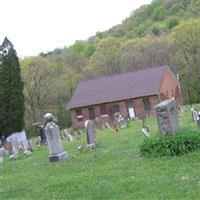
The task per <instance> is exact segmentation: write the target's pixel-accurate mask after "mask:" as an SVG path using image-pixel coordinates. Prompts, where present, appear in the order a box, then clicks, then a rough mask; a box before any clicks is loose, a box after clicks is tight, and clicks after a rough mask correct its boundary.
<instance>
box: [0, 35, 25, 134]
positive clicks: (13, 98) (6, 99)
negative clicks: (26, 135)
mask: <svg viewBox="0 0 200 200" xmlns="http://www.w3.org/2000/svg"><path fill="white" fill-rule="evenodd" d="M23 86H24V84H23V81H22V78H21V69H20V64H19V60H18V57H17V54H16V51H15V50H14V48H13V45H12V43H11V42H10V41H9V40H8V39H7V38H5V39H4V42H3V44H2V46H0V138H2V137H7V136H8V135H10V134H12V133H14V132H19V131H22V129H23V127H24V111H25V106H24V94H23Z"/></svg>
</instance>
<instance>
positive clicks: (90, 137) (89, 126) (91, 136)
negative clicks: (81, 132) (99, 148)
mask: <svg viewBox="0 0 200 200" xmlns="http://www.w3.org/2000/svg"><path fill="white" fill-rule="evenodd" d="M85 129H86V133H87V144H88V147H90V148H95V147H96V140H95V132H94V125H93V122H92V121H91V120H87V121H86V122H85Z"/></svg>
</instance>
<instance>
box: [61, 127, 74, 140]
mask: <svg viewBox="0 0 200 200" xmlns="http://www.w3.org/2000/svg"><path fill="white" fill-rule="evenodd" d="M63 134H64V137H65V138H66V139H67V141H68V142H72V141H73V137H72V135H71V134H70V133H68V131H67V129H64V133H63Z"/></svg>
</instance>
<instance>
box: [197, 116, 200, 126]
mask: <svg viewBox="0 0 200 200" xmlns="http://www.w3.org/2000/svg"><path fill="white" fill-rule="evenodd" d="M197 125H198V127H199V128H200V112H198V118H197Z"/></svg>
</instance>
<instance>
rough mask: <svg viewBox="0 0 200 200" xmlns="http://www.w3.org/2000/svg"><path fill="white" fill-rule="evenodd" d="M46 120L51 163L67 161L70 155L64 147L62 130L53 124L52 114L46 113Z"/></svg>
mask: <svg viewBox="0 0 200 200" xmlns="http://www.w3.org/2000/svg"><path fill="white" fill-rule="evenodd" d="M44 118H45V121H46V126H45V134H46V138H47V145H48V149H49V161H50V162H55V161H60V160H65V159H67V157H68V154H67V153H66V152H65V151H64V148H63V146H62V142H61V137H60V130H59V127H58V126H57V125H56V124H55V123H54V122H53V115H52V114H51V113H46V114H45V116H44Z"/></svg>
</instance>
